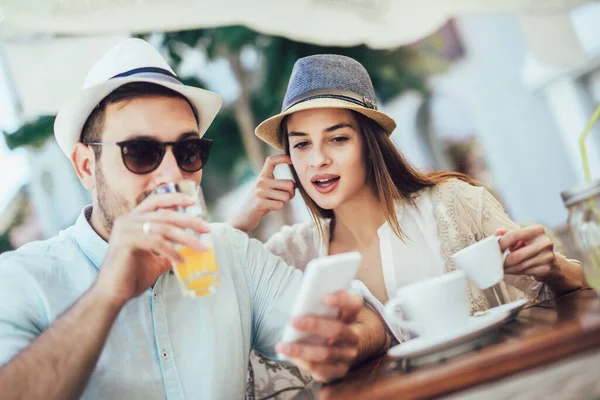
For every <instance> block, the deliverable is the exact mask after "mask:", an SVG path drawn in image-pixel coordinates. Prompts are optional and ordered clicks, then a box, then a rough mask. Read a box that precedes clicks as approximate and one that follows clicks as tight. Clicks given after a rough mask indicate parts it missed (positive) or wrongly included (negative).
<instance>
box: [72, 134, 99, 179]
mask: <svg viewBox="0 0 600 400" xmlns="http://www.w3.org/2000/svg"><path fill="white" fill-rule="evenodd" d="M96 161H97V160H96V155H95V154H94V150H93V149H92V148H91V147H90V146H87V145H85V144H83V143H77V144H76V145H75V147H74V148H73V152H72V153H71V162H72V163H73V168H75V173H77V176H78V177H79V180H80V181H81V183H82V184H83V186H84V187H85V188H86V189H87V190H94V189H95V188H96V175H95V173H94V171H95V166H96Z"/></svg>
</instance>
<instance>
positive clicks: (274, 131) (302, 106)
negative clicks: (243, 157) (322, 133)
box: [254, 97, 396, 151]
mask: <svg viewBox="0 0 600 400" xmlns="http://www.w3.org/2000/svg"><path fill="white" fill-rule="evenodd" d="M317 108H343V109H347V110H352V111H356V112H359V113H361V114H363V115H364V116H366V117H368V118H370V119H372V120H373V121H375V122H377V123H378V124H379V125H380V126H381V127H382V128H383V130H384V131H385V133H386V134H387V135H388V136H389V135H391V134H392V132H393V131H394V129H396V122H395V121H394V120H393V119H392V118H390V117H388V116H387V115H386V114H385V113H383V112H381V111H378V110H374V109H372V108H366V107H364V106H361V105H358V104H355V103H352V102H349V101H345V100H342V99H337V98H329V97H327V98H317V99H312V100H306V101H303V102H302V103H298V104H296V105H294V106H293V107H290V108H289V109H287V110H286V111H284V112H282V113H280V114H277V115H275V116H273V117H271V118H269V119H266V120H265V121H263V122H262V123H261V124H260V125H258V126H257V127H256V130H255V131H254V133H255V134H256V136H258V137H259V138H260V139H261V140H262V141H264V142H266V143H268V144H269V145H271V146H273V147H275V148H276V149H279V150H282V151H285V149H284V148H283V144H282V143H281V140H280V134H279V131H280V126H281V120H283V118H284V117H285V116H286V115H290V114H293V113H295V112H298V111H303V110H314V109H317Z"/></svg>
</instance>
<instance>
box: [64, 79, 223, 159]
mask: <svg viewBox="0 0 600 400" xmlns="http://www.w3.org/2000/svg"><path fill="white" fill-rule="evenodd" d="M132 82H148V83H154V84H157V85H160V86H164V87H166V88H169V89H171V90H173V91H175V92H177V93H179V94H181V95H182V96H183V97H185V98H187V99H188V100H189V101H190V103H192V104H193V105H194V107H195V108H196V110H197V112H198V119H199V122H200V124H199V127H198V129H199V133H200V136H201V137H202V136H203V135H204V134H205V133H206V130H207V129H208V127H209V126H210V124H211V123H212V121H213V120H214V118H215V116H216V115H217V113H218V112H219V110H220V109H221V104H222V100H221V96H219V95H218V94H216V93H213V92H210V91H208V90H204V89H200V88H197V87H194V86H187V85H183V84H177V83H170V82H166V81H163V80H159V79H152V78H142V77H135V76H131V77H125V78H114V79H110V80H108V81H106V82H103V83H100V84H97V85H94V86H91V87H89V88H86V89H83V90H81V91H79V92H77V93H76V94H74V95H73V96H71V97H70V98H69V99H68V100H67V101H66V102H65V103H64V104H63V106H62V107H61V108H60V111H59V112H58V115H57V116H56V120H55V121H54V136H55V137H56V141H57V142H58V145H59V147H60V148H61V150H62V151H63V152H64V153H65V154H66V156H67V157H69V158H70V157H71V153H72V152H73V148H74V147H75V145H76V144H77V143H78V142H79V140H80V138H81V131H82V129H83V125H84V124H85V121H87V119H88V117H89V116H90V114H91V113H92V111H93V110H94V108H95V107H96V106H97V105H98V104H99V103H100V102H101V101H102V100H103V99H104V98H105V97H106V96H108V95H109V94H110V93H112V92H113V91H114V90H115V89H117V88H119V87H121V86H123V85H125V84H127V83H132Z"/></svg>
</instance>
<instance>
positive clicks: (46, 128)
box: [3, 116, 55, 150]
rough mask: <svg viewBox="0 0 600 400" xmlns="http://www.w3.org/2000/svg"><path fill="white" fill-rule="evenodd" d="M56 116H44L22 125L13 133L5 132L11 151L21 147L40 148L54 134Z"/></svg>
mask: <svg viewBox="0 0 600 400" xmlns="http://www.w3.org/2000/svg"><path fill="white" fill-rule="evenodd" d="M54 119H55V117H54V116H42V117H39V118H38V119H36V120H35V121H31V122H29V123H26V124H24V125H22V126H21V127H20V128H19V129H17V130H16V131H15V132H13V133H8V132H3V134H4V140H5V142H6V145H7V146H8V148H9V149H11V150H14V149H16V148H19V147H25V146H28V147H32V148H40V147H42V146H43V145H44V143H46V140H48V138H50V137H51V136H52V132H54Z"/></svg>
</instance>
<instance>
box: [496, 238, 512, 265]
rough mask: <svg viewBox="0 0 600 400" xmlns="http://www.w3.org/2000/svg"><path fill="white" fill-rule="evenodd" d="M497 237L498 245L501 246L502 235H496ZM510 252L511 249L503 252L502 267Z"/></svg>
mask: <svg viewBox="0 0 600 400" xmlns="http://www.w3.org/2000/svg"><path fill="white" fill-rule="evenodd" d="M496 238H497V239H498V246H500V239H502V236H496ZM509 254H510V250H509V249H506V250H504V253H502V267H503V268H504V261H506V257H508V255H509Z"/></svg>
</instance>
